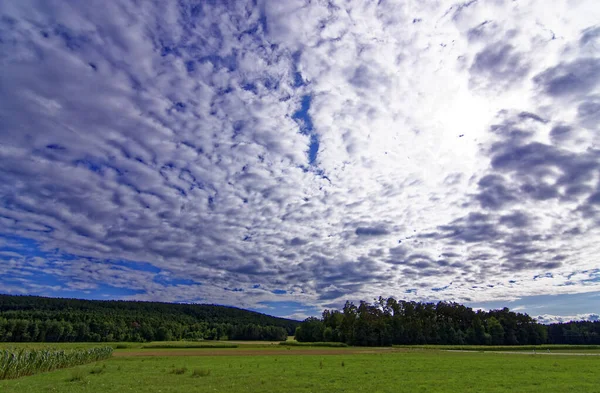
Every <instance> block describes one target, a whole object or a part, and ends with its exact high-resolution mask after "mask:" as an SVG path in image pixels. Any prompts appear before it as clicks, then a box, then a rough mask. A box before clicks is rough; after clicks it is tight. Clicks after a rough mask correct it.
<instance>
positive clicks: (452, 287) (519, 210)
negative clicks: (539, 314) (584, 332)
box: [0, 0, 600, 320]
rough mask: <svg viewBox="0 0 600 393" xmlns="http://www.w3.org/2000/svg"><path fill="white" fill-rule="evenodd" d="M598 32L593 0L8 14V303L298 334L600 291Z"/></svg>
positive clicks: (24, 7) (38, 6) (4, 184)
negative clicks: (442, 304)
mask: <svg viewBox="0 0 600 393" xmlns="http://www.w3.org/2000/svg"><path fill="white" fill-rule="evenodd" d="M598 21H600V6H598V3H597V1H594V0H578V1H573V0H559V1H553V2H552V4H551V5H550V4H549V3H548V2H547V1H541V0H539V1H534V0H531V1H508V0H493V1H492V0H489V1H484V0H472V1H468V2H464V3H460V2H457V3H455V2H452V1H379V2H362V1H356V2H345V1H344V2H342V1H339V2H338V1H330V2H325V1H322V2H321V1H312V2H308V1H258V2H256V4H255V2H244V1H236V2H205V1H198V2H194V1H187V0H186V1H180V2H161V1H144V2H133V1H125V0H123V1H111V2H104V1H86V2H85V3H82V2H76V1H33V0H31V1H29V0H27V1H26V0H23V1H5V2H2V4H0V37H2V39H1V40H0V64H1V65H2V72H1V73H0V100H1V103H2V104H1V105H0V164H1V165H0V235H1V237H0V261H1V262H2V263H1V264H0V275H1V277H2V280H1V281H0V292H7V293H30V294H42V295H48V296H74V297H89V298H107V297H108V298H128V299H139V300H163V301H183V302H185V301H196V302H207V303H220V304H232V305H237V306H241V307H251V308H255V309H262V310H264V311H265V312H269V313H279V314H280V315H284V314H285V315H296V316H298V315H311V314H315V313H318V312H319V311H320V309H321V308H322V307H338V306H339V305H340V304H342V303H343V302H344V301H345V300H346V299H349V300H358V299H367V300H369V299H371V298H372V297H374V296H379V295H384V296H391V295H393V296H396V297H398V298H405V299H415V300H417V299H418V300H428V301H436V300H453V301H458V302H468V303H470V304H485V303H486V302H490V301H507V302H508V301H515V300H516V299H524V298H527V297H531V296H543V295H558V296H571V295H575V294H581V293H593V292H600V276H599V275H600V268H599V266H598V263H597V255H599V252H600V246H598V244H600V234H599V223H600V176H599V174H600V149H599V147H598V142H599V135H600V128H599V124H600V25H599V24H598ZM591 298H592V297H590V299H591ZM536 299H539V298H536ZM580 306H581V308H582V309H581V310H579V309H578V310H573V311H572V312H571V313H570V314H565V313H562V311H560V312H559V311H556V310H552V309H545V310H544V315H545V317H544V318H546V320H559V319H560V316H557V315H575V314H577V315H597V313H598V312H599V311H600V310H598V308H597V305H594V303H593V302H591V301H590V302H588V303H582V304H581V305H580ZM528 307H533V306H532V305H529V306H528ZM533 309H534V307H533V308H531V310H533ZM524 310H525V311H528V310H529V309H527V308H525V309H524ZM561 313H562V314H561ZM534 314H535V312H532V315H534ZM586 318H588V317H586ZM588 319H589V318H588Z"/></svg>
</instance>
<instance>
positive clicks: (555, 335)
mask: <svg viewBox="0 0 600 393" xmlns="http://www.w3.org/2000/svg"><path fill="white" fill-rule="evenodd" d="M295 336H296V340H297V341H300V342H316V341H334V342H343V343H346V344H349V345H357V346H387V345H392V344H396V345H418V344H438V345H443V344H453V345H463V344H465V345H539V344H600V322H598V321H597V322H587V321H582V322H569V323H560V324H552V325H542V324H539V323H537V322H536V321H535V320H534V319H533V318H531V317H530V316H528V315H527V314H521V313H515V312H512V311H510V310H509V309H508V308H503V309H501V310H491V311H482V310H478V311H474V310H473V309H471V308H469V307H466V306H464V305H461V304H457V303H448V302H439V303H437V304H436V303H420V302H412V301H410V302H408V301H403V300H396V299H394V298H393V297H390V298H388V299H384V298H382V297H380V298H379V299H378V300H376V301H375V302H374V303H368V302H365V301H361V302H360V304H359V305H358V306H357V305H355V304H353V303H352V302H346V304H345V306H344V308H343V310H341V311H338V310H325V311H324V312H323V315H322V318H320V319H319V318H308V319H306V320H305V321H304V322H302V323H301V324H300V326H299V327H298V328H297V329H296V333H295Z"/></svg>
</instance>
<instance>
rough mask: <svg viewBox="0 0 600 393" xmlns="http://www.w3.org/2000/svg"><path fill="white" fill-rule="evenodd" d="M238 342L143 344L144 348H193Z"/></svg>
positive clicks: (217, 346) (230, 346) (216, 347)
mask: <svg viewBox="0 0 600 393" xmlns="http://www.w3.org/2000/svg"><path fill="white" fill-rule="evenodd" d="M238 346H239V345H237V344H209V345H206V344H196V343H175V344H147V345H142V349H192V348H198V349H201V348H210V349H218V348H237V347H238Z"/></svg>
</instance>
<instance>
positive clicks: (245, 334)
mask: <svg viewBox="0 0 600 393" xmlns="http://www.w3.org/2000/svg"><path fill="white" fill-rule="evenodd" d="M298 324H299V322H298V321H293V320H289V319H284V318H276V317H272V316H268V315H265V314H261V313H257V312H253V311H247V310H243V309H239V308H235V307H225V306H215V305H204V304H173V303H158V302H132V301H99V300H79V299H57V298H45V297H38V296H10V295H0V341H5V342H6V341H11V342H34V341H38V342H90V341H94V342H100V341H137V342H141V341H171V340H226V339H229V340H272V341H281V340H285V339H286V338H287V336H288V334H293V332H294V331H295V329H296V327H297V326H298Z"/></svg>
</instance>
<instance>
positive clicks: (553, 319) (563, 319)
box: [535, 314, 600, 325]
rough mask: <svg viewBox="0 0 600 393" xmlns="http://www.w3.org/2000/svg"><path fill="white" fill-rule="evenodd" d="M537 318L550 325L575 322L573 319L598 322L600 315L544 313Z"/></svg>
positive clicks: (540, 321)
mask: <svg viewBox="0 0 600 393" xmlns="http://www.w3.org/2000/svg"><path fill="white" fill-rule="evenodd" d="M535 319H536V320H537V321H538V322H539V323H543V324H545V325H549V324H552V323H567V322H573V321H592V322H596V321H598V320H600V315H598V314H577V315H570V316H565V315H550V314H543V315H538V316H537V317H535Z"/></svg>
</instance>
